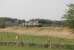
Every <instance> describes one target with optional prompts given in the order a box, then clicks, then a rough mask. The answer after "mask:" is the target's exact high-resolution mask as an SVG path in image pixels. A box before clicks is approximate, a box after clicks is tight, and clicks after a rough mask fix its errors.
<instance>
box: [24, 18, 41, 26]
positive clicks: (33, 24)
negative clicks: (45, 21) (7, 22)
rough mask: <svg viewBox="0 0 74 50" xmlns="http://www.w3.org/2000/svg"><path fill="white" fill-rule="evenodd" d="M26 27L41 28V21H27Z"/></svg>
mask: <svg viewBox="0 0 74 50" xmlns="http://www.w3.org/2000/svg"><path fill="white" fill-rule="evenodd" d="M24 25H25V26H32V27H34V26H40V23H39V20H37V19H32V20H29V21H26V22H25V24H24Z"/></svg>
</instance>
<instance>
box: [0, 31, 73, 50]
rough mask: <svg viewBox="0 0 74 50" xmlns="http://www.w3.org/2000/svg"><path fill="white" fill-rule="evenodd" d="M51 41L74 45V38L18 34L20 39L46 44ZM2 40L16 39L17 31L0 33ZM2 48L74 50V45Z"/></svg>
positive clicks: (1, 48)
mask: <svg viewBox="0 0 74 50" xmlns="http://www.w3.org/2000/svg"><path fill="white" fill-rule="evenodd" d="M48 40H50V41H51V44H64V45H74V39H65V38H57V37H48V36H32V35H18V41H25V42H32V43H36V44H46V43H49V41H48ZM0 41H16V33H6V32H1V33H0ZM0 50H74V46H67V47H66V48H51V49H50V48H37V47H16V46H0Z"/></svg>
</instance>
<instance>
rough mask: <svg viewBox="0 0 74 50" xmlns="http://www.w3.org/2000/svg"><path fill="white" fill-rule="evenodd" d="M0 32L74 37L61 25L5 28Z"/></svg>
mask: <svg viewBox="0 0 74 50" xmlns="http://www.w3.org/2000/svg"><path fill="white" fill-rule="evenodd" d="M0 32H15V33H18V34H26V35H36V36H54V37H62V38H74V34H71V32H70V29H68V28H61V27H60V28H59V27H55V28H54V27H53V28H52V27H47V28H46V27H44V28H43V27H42V28H37V27H35V28H16V27H13V28H5V29H0Z"/></svg>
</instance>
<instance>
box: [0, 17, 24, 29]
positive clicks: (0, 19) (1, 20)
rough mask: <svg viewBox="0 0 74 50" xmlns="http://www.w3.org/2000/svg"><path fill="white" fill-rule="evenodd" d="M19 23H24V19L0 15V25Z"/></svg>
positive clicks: (15, 24)
mask: <svg viewBox="0 0 74 50" xmlns="http://www.w3.org/2000/svg"><path fill="white" fill-rule="evenodd" d="M21 23H25V20H20V19H13V18H8V17H0V27H2V28H3V27H7V26H17V25H19V24H21Z"/></svg>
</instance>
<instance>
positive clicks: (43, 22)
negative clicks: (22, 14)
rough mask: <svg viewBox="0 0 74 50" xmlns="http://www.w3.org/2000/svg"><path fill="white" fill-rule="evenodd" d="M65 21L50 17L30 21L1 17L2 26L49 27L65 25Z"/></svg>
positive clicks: (0, 23) (0, 25)
mask: <svg viewBox="0 0 74 50" xmlns="http://www.w3.org/2000/svg"><path fill="white" fill-rule="evenodd" d="M64 24H65V23H64V21H52V20H48V19H31V20H29V21H25V20H20V19H14V18H8V17H0V28H5V27H11V26H23V27H25V26H30V27H31V26H36V27H48V26H59V27H60V26H64Z"/></svg>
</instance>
